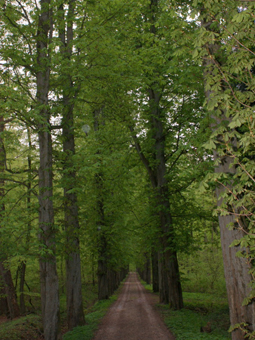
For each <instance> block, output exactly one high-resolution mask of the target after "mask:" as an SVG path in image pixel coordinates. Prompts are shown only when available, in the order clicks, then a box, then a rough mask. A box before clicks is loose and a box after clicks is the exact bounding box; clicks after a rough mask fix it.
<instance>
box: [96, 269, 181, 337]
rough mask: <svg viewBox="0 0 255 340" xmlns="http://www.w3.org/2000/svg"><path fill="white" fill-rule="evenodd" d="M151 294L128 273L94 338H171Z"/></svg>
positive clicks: (134, 275) (135, 276) (135, 274)
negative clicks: (117, 296) (116, 298)
mask: <svg viewBox="0 0 255 340" xmlns="http://www.w3.org/2000/svg"><path fill="white" fill-rule="evenodd" d="M156 303H157V300H155V296H154V295H153V294H151V293H150V292H147V291H146V290H145V288H144V287H143V286H142V284H141V283H140V281H139V280H138V276H137V273H130V274H129V276H128V278H127V280H126V281H125V283H124V286H123V288H122V290H121V293H120V295H119V298H118V300H117V301H116V302H115V303H114V304H113V305H112V306H111V308H110V309H109V311H108V312H107V314H106V315H105V317H104V318H103V320H102V322H101V325H100V327H99V329H98V331H97V333H96V335H95V338H94V340H174V339H175V338H174V336H173V335H172V334H171V333H170V332H169V330H168V329H167V327H166V326H165V324H164V323H163V321H162V320H161V318H160V315H159V313H158V312H157V310H156V308H155V304H156Z"/></svg>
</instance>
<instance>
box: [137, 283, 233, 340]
mask: <svg viewBox="0 0 255 340" xmlns="http://www.w3.org/2000/svg"><path fill="white" fill-rule="evenodd" d="M142 284H143V285H144V287H145V288H146V289H147V290H149V291H152V286H151V285H148V284H146V283H145V282H143V281H142ZM183 299H184V306H185V307H184V308H183V309H181V310H179V311H174V310H171V309H169V307H168V306H167V305H162V304H158V308H159V310H160V312H161V313H162V315H163V317H164V322H165V324H166V326H167V327H168V328H169V329H170V330H171V332H172V333H173V334H174V336H175V337H176V340H200V339H207V340H229V339H231V336H230V333H229V332H228V329H229V309H228V302H227V299H226V297H222V296H217V295H216V294H209V293H192V292H188V293H185V292H184V293H183ZM208 322H210V323H211V330H212V332H211V333H201V331H200V329H201V327H204V326H206V325H207V323H208Z"/></svg>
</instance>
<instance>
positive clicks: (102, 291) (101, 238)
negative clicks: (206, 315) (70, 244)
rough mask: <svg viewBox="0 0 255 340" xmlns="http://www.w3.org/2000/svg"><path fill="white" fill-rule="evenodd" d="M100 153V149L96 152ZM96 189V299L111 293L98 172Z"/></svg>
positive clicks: (99, 114)
mask: <svg viewBox="0 0 255 340" xmlns="http://www.w3.org/2000/svg"><path fill="white" fill-rule="evenodd" d="M102 114H103V108H100V109H97V110H94V131H95V132H98V131H99V128H100V123H101V124H104V123H102V122H100V118H102ZM97 154H98V155H100V151H98V152H97ZM100 162H101V160H100ZM95 182H96V189H97V212H98V216H99V225H98V227H97V228H98V271H97V279H98V299H99V300H103V299H108V298H109V296H110V295H111V288H109V287H110V284H109V280H111V276H109V268H108V257H107V252H108V243H107V237H106V234H105V215H104V196H103V185H104V184H103V174H102V173H100V170H99V172H98V173H97V174H96V176H95Z"/></svg>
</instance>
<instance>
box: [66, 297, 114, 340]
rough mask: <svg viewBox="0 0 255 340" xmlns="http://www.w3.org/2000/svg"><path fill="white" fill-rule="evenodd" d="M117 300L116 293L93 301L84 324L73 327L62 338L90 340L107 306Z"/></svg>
mask: <svg viewBox="0 0 255 340" xmlns="http://www.w3.org/2000/svg"><path fill="white" fill-rule="evenodd" d="M116 300H117V295H112V296H111V297H110V298H109V299H108V300H102V301H98V302H96V303H95V305H94V306H93V307H92V309H91V311H90V312H89V313H88V314H87V315H86V316H85V321H86V325H84V326H80V327H75V328H74V329H73V330H72V331H71V332H68V333H66V334H65V335H64V337H63V340H90V339H92V338H93V336H94V333H95V331H96V330H97V328H98V325H99V323H100V321H101V320H102V318H103V317H104V315H105V314H106V312H107V310H108V309H109V307H110V306H111V305H112V303H113V302H114V301H116Z"/></svg>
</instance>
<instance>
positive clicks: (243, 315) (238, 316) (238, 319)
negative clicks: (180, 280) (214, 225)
mask: <svg viewBox="0 0 255 340" xmlns="http://www.w3.org/2000/svg"><path fill="white" fill-rule="evenodd" d="M201 24H202V27H204V28H205V29H206V30H208V31H210V30H211V29H212V28H211V27H212V26H211V25H212V24H213V22H212V20H211V18H209V17H206V16H205V18H204V19H202V20H201ZM205 48H206V50H207V52H209V54H208V55H207V56H205V57H204V60H203V64H204V80H205V96H206V100H207V103H210V101H211V100H214V98H213V97H214V92H213V91H212V90H211V89H210V86H208V84H207V79H208V77H209V78H210V77H211V76H212V74H213V71H214V68H215V67H216V66H215V62H214V58H216V54H217V52H218V50H219V45H217V44H216V43H215V42H212V43H211V44H208V45H206V46H205ZM217 67H218V66H217ZM222 91H224V89H223V87H222ZM217 109H218V107H217ZM212 118H213V119H214V120H215V123H213V125H212V130H216V129H217V127H218V126H220V125H221V124H222V122H223V121H225V122H226V121H227V120H229V118H227V117H226V116H225V111H224V108H223V110H222V114H221V117H215V114H214V112H212ZM218 138H219V139H222V136H220V135H219V136H218ZM231 143H234V141H233V140H232V141H231ZM214 159H215V160H217V161H218V165H217V166H216V167H215V172H216V173H223V174H232V175H234V174H235V166H234V165H233V158H231V157H230V156H228V155H224V156H223V157H221V156H219V154H218V152H217V151H215V152H214ZM229 189H231V183H229ZM226 190H227V189H226V188H224V187H223V186H219V187H218V188H217V189H216V195H217V198H218V202H217V204H218V206H219V207H220V206H221V203H222V198H221V196H222V193H223V192H225V191H226ZM229 223H235V215H234V214H229V215H228V216H219V225H220V233H221V246H222V253H223V262H224V273H225V280H226V287H227V295H228V302H229V310H230V323H231V325H232V326H233V325H235V324H238V323H242V322H245V323H248V324H249V325H250V326H249V329H250V330H251V331H254V330H255V303H254V301H252V302H251V303H250V304H249V305H245V306H243V300H244V299H245V298H246V297H248V296H249V294H250V292H251V287H250V282H251V279H252V278H251V275H250V274H249V270H250V268H249V265H248V264H247V262H246V260H245V259H243V258H240V257H237V256H236V253H237V252H238V251H240V250H242V249H240V247H230V245H231V244H232V242H233V241H235V240H240V239H241V238H242V237H243V236H244V234H243V232H242V231H241V230H238V229H237V228H234V229H233V230H230V229H228V225H229ZM231 336H232V340H243V339H245V338H246V337H244V334H243V332H242V331H241V330H240V329H236V330H234V331H233V332H232V333H231Z"/></svg>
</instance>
